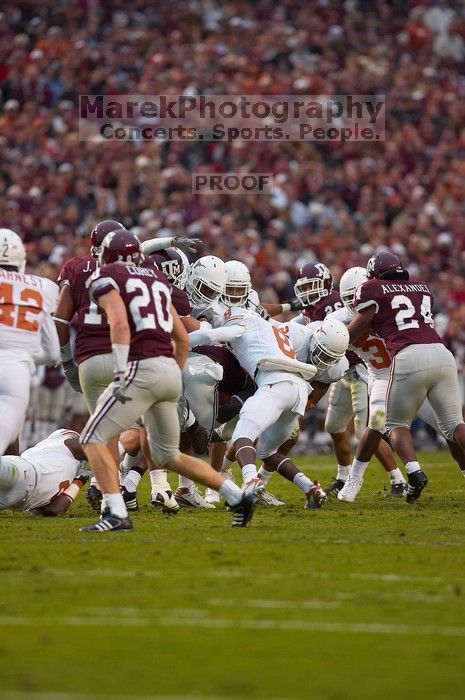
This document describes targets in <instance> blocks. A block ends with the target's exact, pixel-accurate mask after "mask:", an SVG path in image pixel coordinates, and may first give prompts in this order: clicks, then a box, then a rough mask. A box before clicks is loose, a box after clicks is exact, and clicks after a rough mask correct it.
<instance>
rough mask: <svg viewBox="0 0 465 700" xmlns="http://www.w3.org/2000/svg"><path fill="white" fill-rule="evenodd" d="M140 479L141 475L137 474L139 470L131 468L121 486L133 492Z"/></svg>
mask: <svg viewBox="0 0 465 700" xmlns="http://www.w3.org/2000/svg"><path fill="white" fill-rule="evenodd" d="M141 479H142V475H141V474H139V472H136V471H135V470H134V469H131V471H130V472H128V473H127V475H126V477H125V479H124V481H123V486H124V487H125V488H126V489H127V490H128V491H129V493H134V492H135V491H137V487H138V486H139V481H140V480H141Z"/></svg>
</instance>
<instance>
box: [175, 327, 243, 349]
mask: <svg viewBox="0 0 465 700" xmlns="http://www.w3.org/2000/svg"><path fill="white" fill-rule="evenodd" d="M209 325H210V324H207V323H202V325H201V327H200V328H199V330H198V331H194V332H193V333H189V342H190V346H191V348H195V347H197V345H211V344H212V343H229V342H230V341H231V340H234V339H235V338H240V337H241V336H242V335H244V333H245V326H243V325H240V324H236V323H232V324H230V325H228V326H221V327H220V328H211V327H210V328H209V327H208V326H209Z"/></svg>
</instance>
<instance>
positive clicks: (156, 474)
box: [149, 469, 171, 493]
mask: <svg viewBox="0 0 465 700" xmlns="http://www.w3.org/2000/svg"><path fill="white" fill-rule="evenodd" d="M149 473H150V483H151V485H152V493H157V491H166V490H167V489H170V490H171V486H170V485H169V483H168V478H167V474H168V472H167V471H166V469H152V471H151V472H149Z"/></svg>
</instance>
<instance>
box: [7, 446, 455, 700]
mask: <svg viewBox="0 0 465 700" xmlns="http://www.w3.org/2000/svg"><path fill="white" fill-rule="evenodd" d="M298 461H299V463H300V465H301V466H302V468H303V469H304V471H308V468H309V467H310V465H313V466H312V469H311V472H310V473H311V476H312V477H313V476H316V477H318V478H319V480H320V481H321V482H322V483H323V485H326V484H327V483H328V482H329V481H330V479H331V476H332V475H333V473H334V469H333V466H331V465H332V463H333V460H332V458H330V457H316V458H315V457H311V458H308V459H303V458H300V459H299V460H298ZM423 464H424V468H425V471H426V472H427V473H428V475H429V477H430V485H429V487H428V489H427V490H425V491H424V493H423V496H422V498H421V500H420V501H419V502H418V503H417V504H415V505H413V506H409V505H407V504H406V503H405V502H404V501H399V500H397V499H396V500H394V501H390V500H385V499H383V497H382V495H381V494H380V491H381V490H382V488H383V485H385V486H386V487H387V479H385V478H384V476H383V472H382V471H381V469H380V468H379V467H377V466H375V465H373V466H371V467H370V469H369V472H368V474H367V477H366V480H365V485H364V488H363V490H362V493H361V495H360V496H359V499H358V501H357V502H356V503H355V504H344V503H339V502H337V501H336V502H330V503H329V504H328V505H327V507H325V508H324V509H323V510H319V511H305V510H303V504H304V498H303V496H302V495H301V494H300V492H298V491H297V490H296V489H295V488H293V487H292V486H291V485H289V484H288V483H287V482H284V481H283V480H282V479H280V478H279V477H273V479H272V481H271V484H270V491H272V492H273V493H274V494H275V495H276V496H278V497H282V498H283V499H284V500H286V503H287V505H286V506H284V507H282V508H275V509H263V508H262V509H257V510H256V513H255V516H254V520H253V521H252V523H251V525H250V527H248V528H246V529H239V530H238V529H235V530H231V529H230V527H229V526H230V522H231V515H230V514H229V513H227V512H226V511H224V509H223V508H222V507H221V508H220V509H218V510H217V511H216V512H215V511H195V512H193V511H189V512H188V511H182V512H181V513H180V514H179V515H178V516H176V517H171V518H168V517H165V516H163V515H162V514H161V513H159V512H153V511H152V509H151V508H150V507H149V506H148V505H145V504H146V503H148V500H149V498H148V488H147V483H146V482H145V480H144V482H143V488H141V493H140V496H141V502H142V506H141V510H140V512H139V513H136V514H135V516H134V523H135V530H134V532H131V533H106V534H102V535H91V534H87V535H86V534H83V533H79V532H78V528H79V526H81V525H82V524H86V523H89V522H92V520H93V517H94V515H93V513H92V512H91V511H90V510H88V508H87V506H86V504H85V499H84V497H83V495H81V496H80V497H79V500H78V502H77V503H76V504H75V506H74V509H73V511H72V514H70V515H69V516H67V517H64V518H62V519H35V518H32V517H30V516H28V515H25V514H18V513H7V512H3V513H1V514H0V551H1V559H0V628H1V629H0V698H2V700H10V699H11V700H16V699H19V698H29V699H30V700H32V699H34V698H40V699H41V700H43V699H45V698H50V699H51V700H75V699H76V700H89V699H94V698H95V699H97V698H103V697H105V698H133V697H144V698H159V699H160V698H209V699H211V698H273V699H277V698H281V699H282V698H312V699H314V698H315V699H316V698H324V699H328V700H352V699H354V700H361V699H364V698H369V699H370V700H372V699H373V698H377V699H380V698H391V697H394V698H395V699H396V700H401V699H403V698H410V699H411V698H425V699H428V700H430V699H432V698H441V700H445V699H449V698H463V696H464V693H465V691H464V675H465V672H464V663H463V658H464V654H465V604H464V595H465V537H464V531H465V528H464V502H465V482H464V479H463V477H462V475H461V474H460V472H459V470H458V468H457V467H456V466H455V465H453V464H452V462H451V460H450V459H449V457H448V455H447V454H446V453H444V452H441V453H432V454H428V455H423Z"/></svg>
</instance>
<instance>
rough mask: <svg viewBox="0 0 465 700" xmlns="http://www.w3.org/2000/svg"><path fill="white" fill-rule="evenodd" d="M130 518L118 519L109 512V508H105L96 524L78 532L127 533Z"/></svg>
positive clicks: (130, 522)
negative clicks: (114, 531) (117, 531)
mask: <svg viewBox="0 0 465 700" xmlns="http://www.w3.org/2000/svg"><path fill="white" fill-rule="evenodd" d="M132 529H133V526H132V521H131V518H128V517H126V518H120V517H119V516H118V515H114V514H113V513H111V512H110V509H109V508H105V510H104V512H103V513H102V517H101V518H100V520H99V521H98V523H94V524H93V525H86V527H80V528H79V531H80V532H110V531H111V530H119V531H123V530H125V531H127V530H132Z"/></svg>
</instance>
